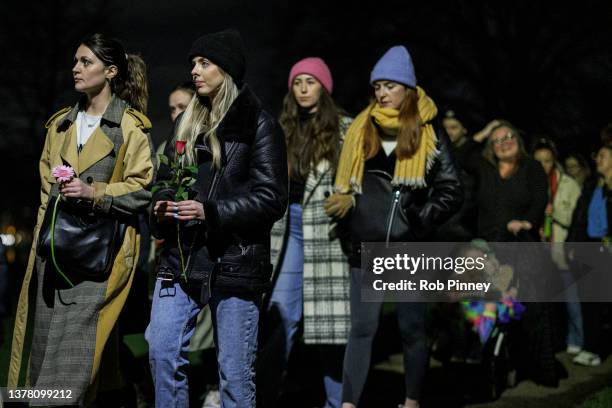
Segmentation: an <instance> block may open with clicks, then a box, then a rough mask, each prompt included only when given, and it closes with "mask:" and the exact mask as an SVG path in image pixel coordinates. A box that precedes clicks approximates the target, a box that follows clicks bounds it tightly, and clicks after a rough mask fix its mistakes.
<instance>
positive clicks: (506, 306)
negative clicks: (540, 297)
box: [461, 297, 525, 344]
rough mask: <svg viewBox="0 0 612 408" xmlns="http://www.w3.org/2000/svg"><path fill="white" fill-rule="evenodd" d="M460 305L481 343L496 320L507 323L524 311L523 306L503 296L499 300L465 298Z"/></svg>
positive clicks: (516, 318)
mask: <svg viewBox="0 0 612 408" xmlns="http://www.w3.org/2000/svg"><path fill="white" fill-rule="evenodd" d="M461 306H463V313H464V316H465V317H466V319H467V320H468V321H469V322H470V323H472V327H473V329H474V331H475V332H476V333H478V337H479V338H480V342H481V343H482V344H484V343H486V342H487V340H488V339H489V337H490V336H491V333H492V332H493V328H494V327H495V324H496V323H497V322H499V324H502V325H505V324H508V323H510V322H511V321H512V320H519V319H520V318H521V316H522V314H523V313H524V312H525V306H524V305H523V304H522V303H520V302H517V301H515V300H514V299H513V298H511V297H505V298H503V299H502V300H501V301H500V302H482V301H473V302H470V301H467V300H466V301H463V302H461Z"/></svg>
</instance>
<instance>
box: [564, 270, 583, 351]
mask: <svg viewBox="0 0 612 408" xmlns="http://www.w3.org/2000/svg"><path fill="white" fill-rule="evenodd" d="M561 279H562V280H563V283H564V287H565V288H566V289H565V294H566V300H567V302H566V303H565V306H566V308H567V339H566V343H567V345H568V346H578V347H580V348H582V346H584V330H583V328H582V308H581V307H580V298H579V296H578V287H577V286H576V282H575V279H574V277H573V276H572V275H571V273H570V272H568V271H562V272H561Z"/></svg>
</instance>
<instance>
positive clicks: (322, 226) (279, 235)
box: [270, 117, 351, 344]
mask: <svg viewBox="0 0 612 408" xmlns="http://www.w3.org/2000/svg"><path fill="white" fill-rule="evenodd" d="M350 124H351V118H349V117H341V118H340V132H341V138H344V133H345V132H346V129H348V127H349V125H350ZM334 180H335V169H333V168H330V166H329V163H328V162H327V161H325V160H324V161H321V162H320V163H319V164H318V165H317V167H316V169H313V170H311V171H310V173H309V174H308V177H307V179H306V186H305V189H304V198H303V201H302V225H303V233H304V283H303V299H304V342H305V343H306V344H346V342H347V339H348V334H349V330H350V305H349V265H348V260H347V258H346V256H345V255H344V253H343V252H342V248H341V245H340V240H339V239H338V238H337V236H336V234H337V231H336V228H337V224H336V223H334V222H333V221H332V219H331V218H329V217H328V216H327V215H326V214H325V211H324V210H323V205H324V204H325V200H327V196H329V195H330V194H332V193H333V186H334ZM288 216H289V211H287V212H286V213H285V216H284V217H283V218H282V219H281V220H279V221H278V222H276V223H275V224H274V227H273V228H272V240H271V251H270V253H271V260H272V265H274V273H275V274H278V273H279V271H280V268H281V265H282V263H283V260H282V255H283V250H284V244H285V243H286V240H287V231H288V229H287V227H288V226H287V220H288Z"/></svg>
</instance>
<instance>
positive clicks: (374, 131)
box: [364, 87, 422, 160]
mask: <svg viewBox="0 0 612 408" xmlns="http://www.w3.org/2000/svg"><path fill="white" fill-rule="evenodd" d="M418 102H419V97H418V95H417V91H416V89H413V88H408V87H406V96H405V97H404V100H403V101H402V103H401V104H400V106H399V116H398V120H399V130H398V133H397V147H396V148H395V154H396V156H397V158H398V159H405V158H409V157H411V156H412V155H413V154H414V153H415V152H416V151H417V149H418V148H419V145H420V144H421V124H422V120H421V116H420V114H419V105H418ZM375 104H376V100H372V102H371V103H370V108H373V107H374V105H375ZM379 131H380V130H379V129H378V127H377V126H376V125H375V124H374V122H373V121H372V120H368V121H367V122H366V125H365V129H364V132H365V133H364V147H365V157H366V160H367V159H370V158H372V157H374V156H376V154H377V153H378V151H379V150H380V148H381V139H380V136H379Z"/></svg>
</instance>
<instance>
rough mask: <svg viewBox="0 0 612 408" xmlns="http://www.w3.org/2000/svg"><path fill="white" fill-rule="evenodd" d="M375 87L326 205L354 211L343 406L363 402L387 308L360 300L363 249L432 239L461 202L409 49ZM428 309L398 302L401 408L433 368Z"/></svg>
mask: <svg viewBox="0 0 612 408" xmlns="http://www.w3.org/2000/svg"><path fill="white" fill-rule="evenodd" d="M370 84H371V85H372V86H373V88H374V95H375V100H373V101H372V103H370V105H369V106H368V107H367V108H366V109H365V110H363V111H362V112H361V113H360V114H359V115H358V116H357V117H356V118H355V120H354V121H353V123H352V125H351V127H350V128H349V129H348V131H347V134H346V137H345V140H344V145H343V147H342V153H341V155H340V162H339V164H338V171H337V175H336V183H335V190H336V193H335V194H334V195H333V196H331V197H330V199H329V202H328V203H327V205H326V210H327V212H328V214H329V215H331V216H342V215H343V214H344V213H345V212H346V211H347V210H348V209H350V213H349V215H348V217H349V219H348V225H349V231H350V238H351V241H352V248H353V249H352V252H351V255H350V256H349V262H350V265H351V271H350V276H351V281H350V302H351V332H350V336H349V341H348V345H347V347H346V353H345V357H344V374H343V384H342V385H343V392H342V400H343V408H351V407H355V406H357V405H358V404H359V401H360V398H361V394H362V391H363V387H364V385H365V381H366V378H367V374H368V370H369V366H370V359H371V353H372V341H373V339H374V335H375V333H376V329H377V326H378V320H379V317H380V311H381V306H382V302H362V301H361V300H360V299H361V286H362V279H363V278H364V276H363V274H364V272H363V270H362V269H361V253H360V252H361V243H362V242H401V241H404V242H405V241H423V240H428V238H429V237H431V235H432V233H433V232H434V231H435V229H436V227H437V226H439V225H441V224H442V223H443V222H444V221H446V220H447V219H448V218H449V217H450V216H451V215H452V214H453V213H454V212H456V211H457V210H458V209H459V207H460V206H461V202H462V200H463V192H462V189H461V184H460V182H459V176H458V172H457V169H456V168H455V164H454V161H453V158H452V153H451V147H450V142H449V140H448V136H447V135H446V133H445V132H444V128H443V127H434V125H433V122H432V121H433V120H434V119H435V117H436V114H437V108H436V105H435V104H434V102H433V101H432V100H431V98H429V97H428V96H427V94H426V93H425V91H423V89H422V88H420V87H418V86H417V84H416V76H415V73H414V67H413V65H412V60H411V58H410V54H409V53H408V50H407V49H406V48H405V47H403V46H395V47H392V48H391V49H389V50H388V51H387V52H386V53H385V55H383V57H382V58H381V59H380V60H379V61H378V62H377V63H376V65H375V66H374V69H373V70H372V73H371V76H370ZM425 307H426V305H425V304H423V303H398V304H397V315H398V320H399V328H400V333H401V337H402V345H403V350H404V370H405V384H406V394H405V395H406V399H405V401H404V403H403V405H400V406H401V407H418V406H419V404H418V400H419V397H420V391H421V387H422V383H423V378H424V376H425V371H426V368H427V343H426V336H425Z"/></svg>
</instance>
